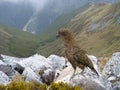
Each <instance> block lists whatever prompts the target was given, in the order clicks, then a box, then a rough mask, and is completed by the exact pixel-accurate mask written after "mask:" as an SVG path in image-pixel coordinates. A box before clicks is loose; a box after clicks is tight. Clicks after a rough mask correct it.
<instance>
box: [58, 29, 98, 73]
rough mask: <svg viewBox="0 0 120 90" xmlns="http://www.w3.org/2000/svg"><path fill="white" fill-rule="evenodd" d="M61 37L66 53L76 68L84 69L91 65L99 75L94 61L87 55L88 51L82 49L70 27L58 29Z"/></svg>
mask: <svg viewBox="0 0 120 90" xmlns="http://www.w3.org/2000/svg"><path fill="white" fill-rule="evenodd" d="M58 34H59V36H60V38H61V39H62V42H63V44H64V48H65V54H66V57H67V58H68V60H69V62H70V63H71V65H72V67H73V68H74V69H75V70H76V67H79V68H81V69H82V70H84V68H85V67H89V68H90V69H91V70H92V71H94V72H95V73H96V74H97V75H98V73H97V71H96V70H95V68H94V66H93V63H92V61H91V60H90V59H89V58H88V56H87V55H86V52H85V51H84V50H82V49H81V48H80V47H79V46H78V45H77V42H76V41H75V39H74V36H73V33H72V32H71V31H70V30H69V29H61V30H59V31H58Z"/></svg>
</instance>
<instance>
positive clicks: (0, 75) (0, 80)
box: [0, 71, 11, 85]
mask: <svg viewBox="0 0 120 90" xmlns="http://www.w3.org/2000/svg"><path fill="white" fill-rule="evenodd" d="M10 81H11V80H10V78H9V77H8V76H7V75H6V74H5V73H4V72H2V71H0V84H5V85H6V84H8V83H10Z"/></svg>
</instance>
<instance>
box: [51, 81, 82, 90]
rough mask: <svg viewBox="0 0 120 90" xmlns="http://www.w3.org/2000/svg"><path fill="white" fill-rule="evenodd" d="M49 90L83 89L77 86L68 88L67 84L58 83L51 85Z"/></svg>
mask: <svg viewBox="0 0 120 90" xmlns="http://www.w3.org/2000/svg"><path fill="white" fill-rule="evenodd" d="M49 90H83V89H82V88H81V87H79V86H73V87H70V86H69V85H68V83H63V82H60V83H52V84H51V85H50V88H49Z"/></svg>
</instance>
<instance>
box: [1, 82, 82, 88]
mask: <svg viewBox="0 0 120 90" xmlns="http://www.w3.org/2000/svg"><path fill="white" fill-rule="evenodd" d="M47 88H49V90H83V89H82V88H81V87H79V86H73V87H70V86H69V85H68V84H67V83H63V82H60V83H52V84H51V85H50V86H47V85H46V84H40V83H38V82H24V81H19V82H11V83H10V84H8V85H6V86H5V85H0V90H47Z"/></svg>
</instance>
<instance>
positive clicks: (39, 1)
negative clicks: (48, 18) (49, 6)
mask: <svg viewBox="0 0 120 90" xmlns="http://www.w3.org/2000/svg"><path fill="white" fill-rule="evenodd" d="M47 1H48V0H0V2H11V3H15V4H16V3H21V2H30V3H31V5H32V6H33V7H34V8H35V9H39V8H43V7H44V5H45V4H46V2H47Z"/></svg>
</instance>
